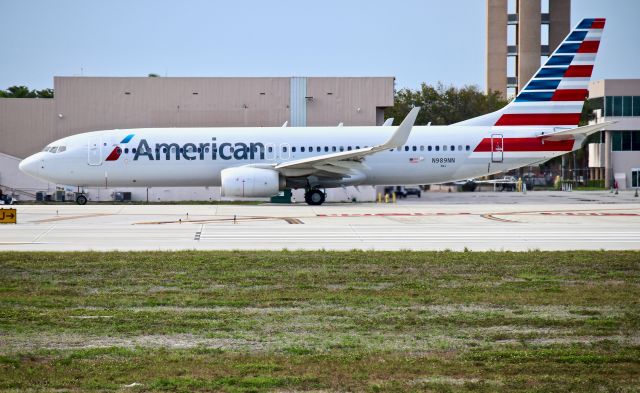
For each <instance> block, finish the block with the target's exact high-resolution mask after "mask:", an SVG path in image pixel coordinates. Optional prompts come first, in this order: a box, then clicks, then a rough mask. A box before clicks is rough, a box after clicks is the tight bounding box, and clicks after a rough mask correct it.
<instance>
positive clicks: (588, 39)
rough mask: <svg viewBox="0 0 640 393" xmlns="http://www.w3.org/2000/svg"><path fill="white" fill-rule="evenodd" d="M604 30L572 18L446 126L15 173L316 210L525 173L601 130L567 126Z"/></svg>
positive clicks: (294, 138) (103, 142)
mask: <svg viewBox="0 0 640 393" xmlns="http://www.w3.org/2000/svg"><path fill="white" fill-rule="evenodd" d="M604 24H605V20H604V19H583V20H582V21H581V22H580V23H579V24H578V25H577V26H576V28H575V29H574V30H573V31H571V33H570V34H569V35H568V36H567V37H566V38H565V40H564V41H563V42H562V43H561V44H560V46H559V47H558V48H557V49H556V50H555V52H554V53H553V54H552V55H551V56H550V57H549V58H548V60H547V62H546V64H545V65H544V66H542V67H541V68H540V69H539V70H538V72H537V73H536V74H535V75H534V76H533V78H532V79H531V80H530V81H529V82H528V83H527V85H526V86H525V87H524V89H522V91H520V92H519V94H518V95H517V97H516V98H515V100H514V101H512V102H511V103H509V104H508V105H507V106H505V107H504V108H502V109H500V110H498V111H496V112H493V113H489V114H486V115H483V116H479V117H476V118H473V119H470V120H466V121H463V122H460V123H456V124H453V125H449V126H422V127H418V126H415V127H414V122H415V119H416V116H417V115H418V111H419V108H413V109H412V110H411V111H410V112H409V114H408V115H407V117H406V118H405V119H404V120H403V121H402V123H401V124H400V125H399V126H398V127H392V126H382V127H342V126H338V127H305V128H304V129H300V128H294V127H272V128H266V127H247V128H180V129H179V128H145V129H128V130H108V131H95V132H88V133H84V134H79V135H73V136H69V137H66V138H62V139H60V140H57V141H55V142H53V143H51V144H49V145H48V146H46V147H45V148H44V150H43V151H41V152H39V153H37V154H34V155H32V156H30V157H28V158H26V159H24V160H23V161H22V162H21V163H20V169H21V170H22V171H24V172H25V173H28V174H30V175H33V176H35V177H38V178H41V179H46V180H47V181H49V182H54V183H58V184H64V185H74V186H78V187H80V188H83V187H90V186H104V187H109V186H112V187H136V186H139V187H156V186H167V187H171V186H173V187H179V186H220V187H221V193H222V195H223V196H231V197H268V196H272V195H275V194H277V193H278V192H279V191H280V190H283V189H285V188H294V189H297V188H303V189H305V190H306V192H305V201H306V202H307V203H308V204H311V205H320V204H322V203H323V202H324V201H325V193H324V191H323V189H326V188H331V187H344V186H350V185H354V186H358V185H387V184H434V183H444V182H452V181H457V180H462V179H470V178H474V177H481V176H486V175H490V174H494V173H499V172H504V171H507V170H510V169H514V168H519V167H522V166H526V165H534V164H538V163H542V162H544V161H546V160H548V159H550V158H553V157H556V156H559V155H562V154H565V153H568V152H570V151H573V150H577V149H579V148H580V146H581V145H582V143H583V142H584V140H585V138H586V137H587V136H588V135H590V134H592V133H594V132H597V131H601V130H603V129H604V128H606V125H607V124H596V125H589V126H584V127H579V128H577V126H578V122H579V120H580V114H581V112H582V107H583V104H584V100H585V99H586V96H587V87H588V83H589V79H590V77H591V72H592V70H593V66H594V62H595V57H596V53H597V51H598V47H599V43H600V37H601V34H602V31H603V28H604ZM86 201H87V198H86V197H85V196H84V195H82V194H79V195H78V196H77V202H78V203H80V204H83V203H86Z"/></svg>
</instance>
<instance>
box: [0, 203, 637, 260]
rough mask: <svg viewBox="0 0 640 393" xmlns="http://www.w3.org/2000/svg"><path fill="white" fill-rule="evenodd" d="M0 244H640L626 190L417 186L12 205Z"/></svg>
mask: <svg viewBox="0 0 640 393" xmlns="http://www.w3.org/2000/svg"><path fill="white" fill-rule="evenodd" d="M14 207H16V208H17V209H18V224H16V225H3V226H0V250H31V251H33V250H36V251H38V250H40V251H62V250H102V251H110V250H234V249H269V250H281V249H284V248H286V249H290V250H297V249H306V250H317V249H326V250H350V249H363V250H444V249H450V250H463V249H465V248H467V249H470V250H514V251H524V250H532V249H540V250H576V249H586V250H598V249H607V250H621V249H640V198H636V197H634V195H633V192H621V193H620V194H619V195H614V194H611V193H609V192H597V191H596V192H593V191H592V192H571V193H563V192H529V193H527V194H519V193H493V192H483V193H433V192H431V193H424V194H423V197H422V198H421V199H408V200H403V201H399V202H398V203H395V204H391V203H390V204H374V203H364V204H326V205H323V206H316V207H312V206H307V205H304V204H292V205H272V204H264V205H122V204H115V205H107V204H95V205H85V206H77V205H72V204H66V205H17V206H14Z"/></svg>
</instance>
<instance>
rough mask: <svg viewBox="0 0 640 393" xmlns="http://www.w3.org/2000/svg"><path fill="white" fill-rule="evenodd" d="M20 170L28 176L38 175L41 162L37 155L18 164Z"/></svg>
mask: <svg viewBox="0 0 640 393" xmlns="http://www.w3.org/2000/svg"><path fill="white" fill-rule="evenodd" d="M18 169H20V171H22V172H24V173H26V174H28V175H36V174H37V173H38V170H39V169H40V162H39V160H38V157H36V155H35V154H34V155H32V156H29V157H27V158H25V159H24V160H22V161H20V164H18Z"/></svg>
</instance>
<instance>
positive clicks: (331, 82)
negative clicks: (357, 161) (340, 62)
mask: <svg viewBox="0 0 640 393" xmlns="http://www.w3.org/2000/svg"><path fill="white" fill-rule="evenodd" d="M307 96H308V97H310V99H309V100H308V102H307V122H308V123H309V124H313V125H314V126H335V125H337V124H338V123H344V125H345V126H357V125H364V124H370V125H379V124H382V123H378V122H379V119H378V117H377V112H378V110H379V109H380V108H386V107H390V106H393V80H391V79H389V78H308V79H307ZM383 122H384V120H383Z"/></svg>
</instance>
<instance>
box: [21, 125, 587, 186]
mask: <svg viewBox="0 0 640 393" xmlns="http://www.w3.org/2000/svg"><path fill="white" fill-rule="evenodd" d="M395 129H396V127H306V128H296V127H278V128H275V127H264V128H260V127H253V128H158V129H153V128H146V129H132V130H110V131H96V132H89V133H84V134H78V135H74V136H70V137H67V138H63V139H61V140H58V141H56V142H53V143H52V144H50V146H65V149H64V150H65V151H63V152H55V153H53V152H47V151H43V152H40V153H37V154H34V155H32V156H30V157H28V158H27V159H25V160H24V161H23V162H22V163H21V165H20V167H21V169H22V170H23V171H25V172H27V173H29V174H31V175H33V176H36V177H39V178H42V179H45V180H47V181H50V182H54V183H58V184H64V185H74V186H80V187H91V186H102V187H155V186H166V187H171V186H220V182H221V178H220V173H221V171H222V170H223V169H226V168H231V167H239V166H244V165H248V164H268V165H275V164H280V163H283V162H287V161H291V160H298V159H302V158H307V157H312V156H320V155H325V154H330V153H333V152H340V151H341V150H343V151H346V150H351V149H357V148H362V147H365V146H375V145H379V144H381V143H383V142H384V141H385V140H386V139H387V138H388V137H389V136H390V135H391V134H392V133H393V132H394V130H395ZM544 131H549V130H548V129H544V128H530V129H523V128H522V127H518V128H517V129H509V128H508V127H478V126H416V127H413V130H412V132H411V135H410V137H409V139H408V141H407V143H406V145H404V146H403V147H401V148H400V149H390V150H386V151H382V152H379V153H376V154H372V155H370V156H367V157H366V158H365V159H364V160H363V162H362V163H363V164H364V165H363V166H362V168H364V169H362V170H361V172H362V173H363V175H364V176H360V177H356V178H352V179H346V180H345V181H344V182H342V184H341V185H394V184H433V183H443V182H449V181H457V180H463V179H470V178H474V177H479V176H486V175H490V174H495V173H499V172H503V171H506V170H509V169H513V168H518V167H521V166H525V165H530V164H534V163H540V162H544V161H546V160H548V159H550V158H553V157H555V156H558V155H561V154H564V153H566V152H568V151H571V150H575V149H576V148H578V147H579V146H580V142H581V140H571V141H564V142H562V143H550V142H547V143H546V145H545V142H544V141H542V140H541V138H539V136H540V134H541V132H544ZM131 135H133V136H131ZM128 136H129V138H127V137H128ZM127 139H128V140H127ZM567 142H568V143H567ZM172 144H173V145H172ZM147 146H148V149H146V147H147ZM167 147H169V148H168V149H167ZM232 147H233V150H232V149H231V148H232ZM118 148H119V149H120V154H118V153H117V152H115V149H118ZM452 148H453V149H452ZM134 149H135V150H134ZM141 149H142V151H141ZM252 150H253V151H252ZM310 150H311V151H310ZM116 156H117V157H116ZM302 175H303V174H302ZM321 186H322V185H321ZM325 186H329V187H330V186H335V185H325Z"/></svg>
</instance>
